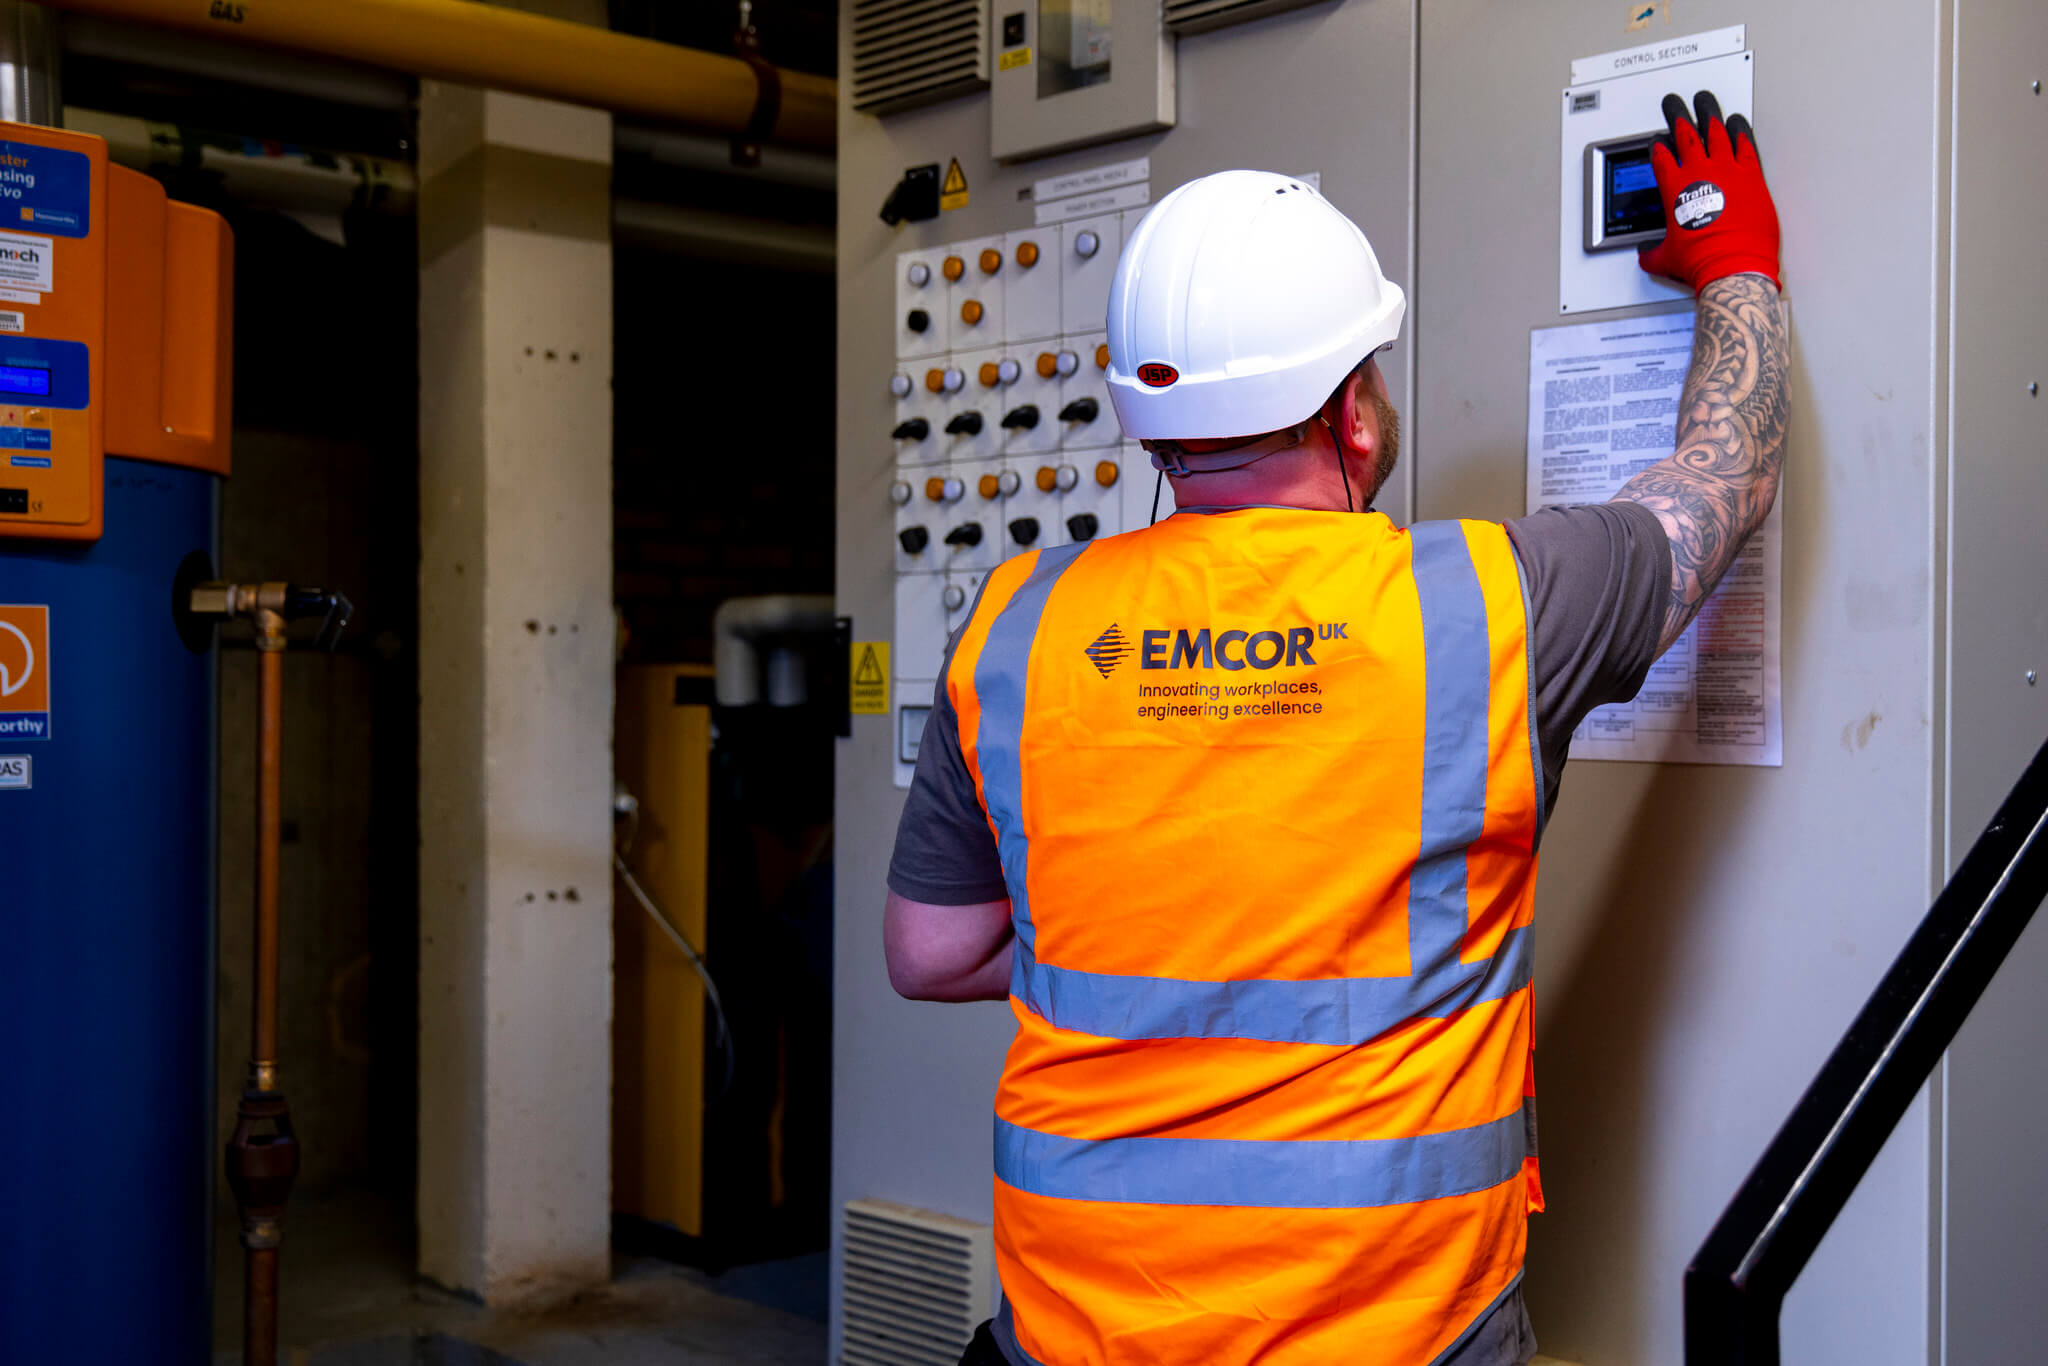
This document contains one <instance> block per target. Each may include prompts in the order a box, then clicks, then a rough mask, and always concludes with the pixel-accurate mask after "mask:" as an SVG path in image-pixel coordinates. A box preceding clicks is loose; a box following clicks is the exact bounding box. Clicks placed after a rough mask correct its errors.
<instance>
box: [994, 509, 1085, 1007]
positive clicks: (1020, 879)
mask: <svg viewBox="0 0 2048 1366" xmlns="http://www.w3.org/2000/svg"><path fill="white" fill-rule="evenodd" d="M1089 544H1090V542H1086V541H1081V542H1077V543H1075V544H1073V545H1063V546H1058V547H1055V548H1054V549H1051V550H1041V551H1039V552H1038V562H1037V563H1036V564H1034V565H1033V566H1032V567H1031V573H1030V574H1029V575H1028V576H1027V577H1026V578H1025V580H1024V583H1023V585H1022V586H1021V587H1019V588H1018V589H1017V592H1016V593H1015V595H1013V596H1012V597H1011V598H1010V600H1009V601H1008V602H1006V603H1004V604H1003V610H1002V611H1001V612H999V613H997V614H996V619H995V621H994V622H993V623H991V624H990V626H989V628H988V639H987V640H985V641H984V642H983V643H982V647H981V657H980V658H979V659H977V660H975V663H974V695H975V697H976V698H977V699H978V700H979V701H980V703H981V722H980V725H979V727H978V729H977V730H976V731H975V739H974V743H975V751H976V755H977V758H978V759H979V761H980V763H981V795H982V800H983V801H984V802H986V803H987V804H988V814H989V817H990V819H991V820H993V821H994V822H995V827H996V853H997V855H998V856H999V857H1000V858H1001V859H1002V863H1003V881H1004V882H1005V883H1006V884H1007V885H1008V887H1009V889H1010V923H1011V924H1012V925H1014V926H1015V927H1016V931H1017V947H1018V949H1019V950H1020V954H1019V961H1020V962H1021V961H1022V958H1023V956H1024V955H1023V953H1022V951H1024V950H1029V949H1030V948H1032V946H1033V945H1034V944H1036V942H1037V936H1036V935H1035V934H1034V933H1033V932H1032V928H1031V900H1030V893H1029V889H1028V887H1027V885H1026V881H1025V875H1026V871H1027V868H1026V865H1027V864H1028V863H1029V862H1030V853H1031V840H1030V837H1029V836H1027V835H1026V834H1025V833H1024V761H1023V752H1022V751H1023V743H1024V693H1025V689H1026V688H1027V687H1028V686H1029V683H1030V679H1031V646H1032V642H1033V641H1035V640H1036V639H1037V638H1038V621H1039V618H1040V617H1041V616H1043V615H1044V614H1045V600H1046V599H1047V598H1048V597H1050V596H1052V586H1053V585H1054V584H1056V583H1058V582H1059V579H1060V575H1062V574H1064V573H1066V572H1067V566H1069V565H1071V564H1072V563H1073V562H1074V561H1075V559H1077V558H1078V557H1079V556H1080V554H1081V552H1082V551H1084V550H1086V549H1087V548H1088V546H1089ZM1019 975H1020V969H1019V968H1015V967H1013V968H1012V970H1011V973H1010V977H1011V982H1012V989H1013V990H1014V987H1015V983H1016V980H1017V978H1018V976H1019Z"/></svg>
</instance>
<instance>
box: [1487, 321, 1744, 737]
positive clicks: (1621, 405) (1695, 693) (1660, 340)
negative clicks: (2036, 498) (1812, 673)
mask: <svg viewBox="0 0 2048 1366" xmlns="http://www.w3.org/2000/svg"><path fill="white" fill-rule="evenodd" d="M1692 327H1693V315H1692V312H1691V310H1689V309H1688V310H1687V311H1685V312H1683V313H1660V314H1652V315H1650V316H1647V317H1646V316H1641V315H1638V316H1636V317H1631V318H1617V319H1613V320H1610V321H1607V322H1594V323H1578V324H1574V325H1571V326H1567V327H1545V328H1537V329H1535V330H1534V331H1532V332H1531V333H1530V334H1529V471H1528V472H1529V490H1528V493H1529V510H1530V511H1532V512H1533V511H1535V510H1536V509H1537V508H1539V507H1548V506H1551V505H1553V504H1558V503H1598V502H1604V501H1605V500H1607V499H1608V498H1611V497H1613V496H1614V494H1615V493H1616V492H1617V491H1618V490H1619V489H1620V488H1621V486H1622V485H1623V484H1625V483H1627V482H1628V481H1629V480H1630V479H1631V478H1632V477H1634V476H1635V475H1636V474H1638V473H1640V472H1641V471H1643V470H1645V469H1648V468H1649V467H1650V466H1651V465H1654V464H1656V463H1657V462H1658V461H1659V460H1662V459H1664V457H1666V456H1668V455H1670V454H1671V452H1672V448H1673V446H1674V444H1675V443H1676V440H1677V432H1676V425H1677V418H1678V399H1679V393H1680V390H1681V389H1682V388H1683V386H1684V384H1685V374H1686V370H1687V368H1688V365H1689V362H1690V360H1691V356H1692ZM1781 501H1782V494H1781ZM1781 511H1782V509H1780V508H1774V509H1773V510H1772V512H1771V515H1770V517H1769V518H1767V519H1766V520H1765V522H1764V525H1763V529H1762V530H1761V531H1759V532H1758V533H1757V534H1756V535H1755V536H1752V537H1751V538H1750V541H1749V544H1748V545H1747V546H1746V547H1744V549H1743V551H1742V554H1741V555H1740V556H1738V557H1737V559H1736V561H1735V563H1734V565H1733V566H1731V567H1730V568H1729V570H1728V573H1727V575H1726V576H1725V577H1723V578H1722V580H1721V584H1720V587H1718V588H1716V589H1715V590H1714V595H1713V596H1712V597H1711V598H1709V599H1707V602H1706V605H1705V606H1704V607H1702V608H1701V609H1700V614H1699V616H1698V617H1697V618H1696V619H1695V620H1694V621H1693V624H1692V625H1691V626H1690V627H1688V628H1687V629H1686V632H1685V635H1684V636H1682V637H1681V638H1680V639H1679V641H1678V642H1677V643H1676V644H1675V645H1673V646H1672V647H1671V649H1670V650H1669V651H1668V652H1666V653H1665V655H1664V657H1663V658H1662V659H1660V660H1658V661H1657V662H1656V663H1655V664H1654V665H1652V666H1651V667H1650V676H1649V678H1648V679H1647V680H1646V681H1645V682H1644V683H1643V689H1642V691H1641V692H1639V693H1637V694H1636V697H1635V700H1634V701H1632V702H1619V703H1615V704H1613V705H1611V706H1605V707H1600V708H1598V709H1596V710H1595V711H1594V712H1593V713H1592V715H1590V716H1588V717H1587V718H1586V720H1585V721H1584V723H1582V724H1581V725H1580V727H1579V728H1578V730H1576V731H1574V732H1573V733H1572V748H1571V757H1572V758H1574V759H1639V760H1648V761H1653V762H1654V761H1664V762H1673V763H1695V764H1756V765H1766V766H1770V767H1776V766H1778V765H1780V764H1782V763H1783V762H1784V736H1783V732H1782V729H1781V722H1782V719H1783V717H1782V707H1781V705H1780V696H1779V675H1778V618H1779V605H1780V599H1781V596H1782V595H1781V592H1780V589H1781V586H1782V585H1781V580H1782V577H1783V546H1782V543H1781V540H1780V531H1779V526H1780V521H1781V519H1780V512H1781Z"/></svg>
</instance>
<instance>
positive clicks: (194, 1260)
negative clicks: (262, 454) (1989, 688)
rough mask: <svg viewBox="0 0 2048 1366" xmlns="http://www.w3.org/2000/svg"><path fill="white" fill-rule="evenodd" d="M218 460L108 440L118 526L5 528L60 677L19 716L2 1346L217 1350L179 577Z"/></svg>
mask: <svg viewBox="0 0 2048 1366" xmlns="http://www.w3.org/2000/svg"><path fill="white" fill-rule="evenodd" d="M219 484H220V480H219V479H218V478H217V477H215V476H214V475H211V474H205V473H201V472H198V471H194V470H187V469H180V468H175V467H172V466H168V465H157V464H146V463H142V462H139V461H133V460H122V459H116V458H109V459H108V460H107V462H106V502H105V506H106V534H105V535H104V536H103V537H101V539H100V540H98V541H95V542H92V543H89V544H83V543H76V542H65V541H37V540H16V539H0V605H5V604H44V605H47V606H48V608H49V612H48V618H47V620H48V633H49V635H48V641H47V657H46V658H44V659H41V660H39V661H37V664H38V667H41V668H44V669H47V670H48V673H47V675H46V677H47V679H48V681H49V684H50V697H49V723H48V728H49V738H48V739H43V740H24V739H23V738H21V736H20V735H19V734H11V735H0V757H5V756H27V757H28V758H29V760H30V768H29V781H30V784H31V785H30V786H29V787H27V788H26V789H19V788H7V787H0V1086H4V1087H5V1090H4V1092H0V1095H4V1097H5V1098H4V1101H0V1362H23V1363H28V1362H80V1363H83V1362H151V1363H167V1364H169V1366H184V1364H185V1363H192V1366H201V1364H202V1363H204V1362H206V1361H207V1360H208V1358H209V1357H210V1356H211V1348H212V1333H211V1325H210V1319H211V1312H212V1304H211V1293H210V1291H211V1281H212V1258H211V1216H212V1212H213V1198H212V1192H213V1182H214V1175H215V1173H216V1172H217V1171H218V1170H219V1167H220V1152H219V1149H218V1147H217V1146H216V1142H215V1134H214V1085H213V1043H214V1019H213V1016H214V1008H213V993H214V980H213V979H214V878H215V841H214V829H215V804H216V791H217V784H216V781H215V772H216V745H215V673H216V670H215V659H214V654H213V650H212V649H211V647H210V646H204V647H203V648H202V649H201V650H199V651H194V650H193V649H191V648H189V647H188V645H187V643H186V642H185V640H183V639H181V638H180V634H179V630H178V625H177V622H176V621H175V619H174V618H173V616H172V597H173V594H172V584H173V582H174V581H175V580H176V578H177V576H178V573H179V568H180V565H181V564H183V563H184V562H185V561H186V559H187V557H188V556H189V555H191V554H192V553H193V552H195V551H196V552H203V553H204V554H206V555H208V556H213V557H215V558H217V556H218V549H217V535H218V529H219V513H218V508H219V497H218V494H219ZM5 649H13V650H14V651H16V653H17V654H18V653H19V649H20V644H19V641H18V640H13V638H12V637H11V636H10V638H9V640H7V641H0V650H5ZM16 668H17V672H18V662H17V665H16ZM6 710H7V708H6V707H5V706H4V705H0V712H4V711H6Z"/></svg>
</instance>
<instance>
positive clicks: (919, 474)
mask: <svg viewBox="0 0 2048 1366" xmlns="http://www.w3.org/2000/svg"><path fill="white" fill-rule="evenodd" d="M1143 214H1144V210H1143V209H1131V210H1127V211H1125V212H1122V213H1111V214H1105V215H1099V216H1096V217H1092V218H1085V219H1075V220H1073V221H1069V222H1065V223H1051V224H1046V225H1043V226H1039V227H1032V228H1020V229H1017V230H1015V231H1011V232H1006V233H1003V234H1001V235H995V236H988V237H976V238H970V239H968V240H966V241H961V242H953V243H949V244H945V245H942V246H938V247H929V248H923V249H920V250H915V251H906V252H902V253H899V254H898V255H897V257H896V289H895V296H896V317H895V320H894V331H895V356H896V366H895V369H894V370H893V372H892V373H891V374H890V376H889V381H888V386H887V389H886V391H885V392H882V393H877V394H874V395H872V396H871V398H872V402H871V403H870V404H869V405H868V410H869V411H870V412H871V413H872V414H873V423H874V434H875V439H876V441H877V442H883V441H886V442H888V443H889V445H890V446H891V447H893V450H894V456H895V477H894V478H893V479H891V480H890V481H889V486H888V498H889V501H890V504H891V506H892V508H893V512H894V517H893V519H892V527H893V531H894V535H895V543H894V544H893V545H891V546H890V547H889V548H888V550H887V552H886V553H887V555H888V556H889V558H890V560H891V561H892V563H893V567H894V571H895V575H896V593H895V606H896V639H895V643H894V649H893V651H892V652H891V655H890V659H891V663H892V666H893V669H894V672H895V675H896V677H895V680H894V681H895V688H894V693H895V699H896V708H897V717H896V722H897V726H898V729H899V731H900V732H901V733H902V734H904V735H908V736H911V737H913V742H911V743H907V744H903V745H899V746H898V747H897V754H896V780H897V784H898V785H899V786H908V785H909V782H910V774H911V771H912V767H913V765H914V764H915V762H916V758H917V754H916V745H915V743H914V737H915V736H916V734H917V733H918V732H919V730H920V728H921V717H922V711H923V708H925V707H926V706H928V705H929V704H930V701H931V696H932V688H933V686H934V685H935V684H936V682H937V680H938V676H939V669H940V666H941V664H942V663H943V662H944V659H945V653H946V642H947V640H948V638H949V637H950V636H951V634H952V633H953V631H955V630H956V629H958V628H959V626H960V625H961V624H962V623H963V622H965V621H966V619H967V615H968V613H969V612H970V611H971V610H972V608H973V606H974V601H975V597H976V595H977V594H979V592H980V591H981V583H982V580H983V578H984V577H986V575H987V574H988V572H989V571H990V570H991V569H994V568H995V567H996V566H997V565H999V564H1001V563H1002V562H1003V561H1004V560H1007V559H1009V558H1010V557H1011V556H1013V555H1018V554H1022V553H1024V552H1025V551H1029V550H1040V549H1044V548H1046V547H1050V546H1062V545H1072V544H1074V543H1075V542H1077V541H1092V540H1096V539H1099V538H1101V537H1104V536H1114V535H1116V534H1117V533H1119V532H1121V531H1125V530H1129V529H1133V528H1136V527H1141V526H1144V525H1146V523H1147V522H1148V521H1149V520H1150V518H1151V515H1152V508H1153V503H1154V500H1155V498H1156V499H1157V500H1158V502H1159V515H1160V516H1165V515H1166V514H1167V513H1169V512H1171V511H1173V495H1172V491H1171V490H1170V489H1164V488H1162V487H1161V485H1162V483H1163V481H1160V480H1158V479H1157V478H1156V477H1155V475H1156V472H1155V471H1154V470H1153V468H1152V465H1151V461H1150V458H1149V457H1148V456H1147V455H1146V454H1145V452H1144V451H1143V450H1142V449H1141V448H1140V447H1139V446H1138V445H1137V443H1136V442H1127V441H1125V440H1124V436H1123V431H1122V429H1121V428H1120V427H1118V426H1117V421H1116V414H1115V412H1113V411H1112V410H1111V408H1110V406H1109V386H1108V382H1107V378H1106V372H1107V370H1108V369H1109V338H1108V334H1107V333H1106V332H1104V330H1103V328H1104V324H1105V320H1106V317H1107V314H1108V310H1109V282H1110V277H1111V276H1113V275H1114V274H1115V273H1116V260H1117V254H1118V252H1119V251H1120V250H1121V249H1122V246H1123V241H1124V237H1125V235H1126V231H1127V230H1128V229H1130V228H1133V227H1135V226H1136V225H1137V220H1138V219H1139V218H1140V217H1142V216H1143ZM912 713H916V714H915V715H913V714H912Z"/></svg>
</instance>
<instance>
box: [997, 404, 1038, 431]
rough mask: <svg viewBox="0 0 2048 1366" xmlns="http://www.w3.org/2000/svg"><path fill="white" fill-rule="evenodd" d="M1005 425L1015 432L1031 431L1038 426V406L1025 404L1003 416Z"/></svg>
mask: <svg viewBox="0 0 2048 1366" xmlns="http://www.w3.org/2000/svg"><path fill="white" fill-rule="evenodd" d="M1003 425H1004V426H1005V427H1009V428H1011V429H1013V430H1021V431H1027V432H1028V431H1030V430H1031V429H1032V428H1033V427H1036V426H1037V425H1038V405H1037V404H1035V403H1023V404H1019V405H1018V406H1017V407H1015V408H1012V409H1010V411H1009V412H1007V413H1004V414H1003Z"/></svg>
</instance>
